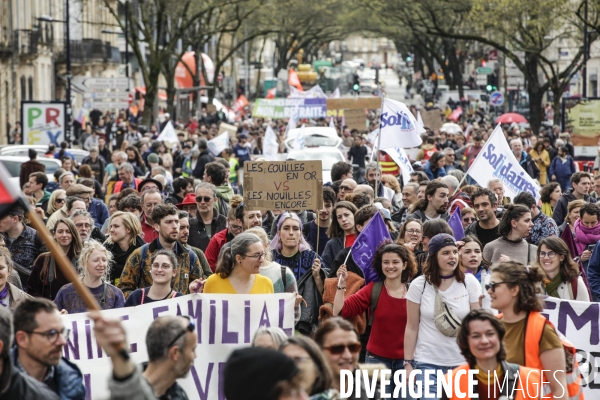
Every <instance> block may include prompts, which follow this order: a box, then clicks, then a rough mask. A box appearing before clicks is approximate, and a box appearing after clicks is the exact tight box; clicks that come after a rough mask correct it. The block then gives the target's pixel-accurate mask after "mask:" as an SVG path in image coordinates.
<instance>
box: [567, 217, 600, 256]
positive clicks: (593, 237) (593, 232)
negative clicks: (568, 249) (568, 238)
mask: <svg viewBox="0 0 600 400" xmlns="http://www.w3.org/2000/svg"><path fill="white" fill-rule="evenodd" d="M574 230H575V247H576V248H577V254H573V257H577V256H579V255H581V253H583V251H584V250H585V248H586V247H587V245H588V244H596V243H598V241H600V224H598V225H596V226H594V227H592V228H588V227H587V226H585V225H583V224H582V223H581V220H580V219H579V218H578V219H577V221H575V227H574Z"/></svg>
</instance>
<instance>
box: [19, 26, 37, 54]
mask: <svg viewBox="0 0 600 400" xmlns="http://www.w3.org/2000/svg"><path fill="white" fill-rule="evenodd" d="M40 39H41V33H40V31H37V30H36V31H32V30H29V29H20V30H16V31H14V32H13V35H12V49H13V51H15V52H16V53H17V54H19V55H34V54H37V52H38V44H39V42H40Z"/></svg>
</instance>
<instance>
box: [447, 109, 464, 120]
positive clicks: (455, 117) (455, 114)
mask: <svg viewBox="0 0 600 400" xmlns="http://www.w3.org/2000/svg"><path fill="white" fill-rule="evenodd" d="M462 113H463V109H462V107H456V110H454V111H452V114H450V115H448V119H449V120H450V121H454V122H457V121H458V119H459V118H460V116H461V115H462Z"/></svg>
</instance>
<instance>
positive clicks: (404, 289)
mask: <svg viewBox="0 0 600 400" xmlns="http://www.w3.org/2000/svg"><path fill="white" fill-rule="evenodd" d="M403 285H404V286H403V290H402V296H400V298H401V299H403V298H404V296H406V283H404V284H403ZM383 286H385V290H386V291H387V294H388V296H390V297H394V296H392V294H391V293H390V289H388V287H387V285H386V284H385V282H383ZM395 298H397V297H395Z"/></svg>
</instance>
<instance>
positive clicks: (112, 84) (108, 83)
mask: <svg viewBox="0 0 600 400" xmlns="http://www.w3.org/2000/svg"><path fill="white" fill-rule="evenodd" d="M75 80H76V81H77V82H81V84H82V85H83V86H84V87H85V88H86V89H93V90H101V89H117V90H127V88H128V85H129V78H91V77H87V76H76V77H75Z"/></svg>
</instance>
